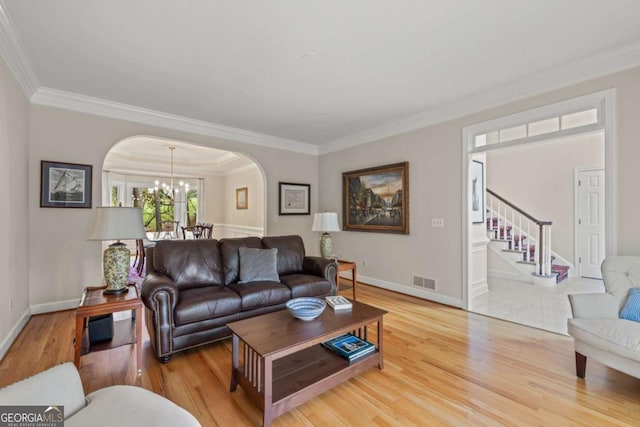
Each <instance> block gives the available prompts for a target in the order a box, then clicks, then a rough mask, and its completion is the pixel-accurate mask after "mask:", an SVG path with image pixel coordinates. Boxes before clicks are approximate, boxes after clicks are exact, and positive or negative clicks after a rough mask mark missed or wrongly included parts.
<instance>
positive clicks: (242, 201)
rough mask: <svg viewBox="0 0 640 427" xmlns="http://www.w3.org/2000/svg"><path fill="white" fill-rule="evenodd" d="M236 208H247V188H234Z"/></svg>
mask: <svg viewBox="0 0 640 427" xmlns="http://www.w3.org/2000/svg"><path fill="white" fill-rule="evenodd" d="M236 209H249V189H248V188H247V187H242V188H236Z"/></svg>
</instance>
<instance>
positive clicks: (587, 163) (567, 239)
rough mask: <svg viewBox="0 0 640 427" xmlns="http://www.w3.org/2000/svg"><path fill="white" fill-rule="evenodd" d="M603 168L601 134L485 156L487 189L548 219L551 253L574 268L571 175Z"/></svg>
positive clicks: (532, 213) (572, 180) (523, 147)
mask: <svg viewBox="0 0 640 427" xmlns="http://www.w3.org/2000/svg"><path fill="white" fill-rule="evenodd" d="M592 166H595V167H601V168H604V134H603V133H597V134H590V135H581V136H577V137H573V138H568V139H563V140H558V141H552V142H547V143H540V144H526V145H523V146H518V147H514V148H511V149H503V150H497V151H490V152H488V153H487V163H486V172H487V188H490V189H492V190H493V191H495V192H496V193H498V194H499V195H501V196H502V197H504V198H506V199H507V200H509V201H511V202H512V203H514V204H515V205H516V206H518V207H520V208H521V209H524V210H525V211H526V212H527V213H529V214H531V215H533V216H534V217H536V218H538V219H540V220H545V221H553V226H552V227H551V232H552V240H551V242H552V245H553V248H552V250H553V251H554V252H555V253H557V254H558V255H560V256H561V257H562V258H564V259H566V260H567V261H569V262H570V263H572V264H573V265H575V259H574V258H575V252H574V246H575V241H574V238H575V233H574V215H575V210H574V171H575V169H576V168H579V167H592Z"/></svg>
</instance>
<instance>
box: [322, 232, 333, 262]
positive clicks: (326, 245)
mask: <svg viewBox="0 0 640 427" xmlns="http://www.w3.org/2000/svg"><path fill="white" fill-rule="evenodd" d="M332 251H333V248H332V246H331V236H330V235H329V233H322V235H321V236H320V255H321V256H322V257H323V258H331V252H332Z"/></svg>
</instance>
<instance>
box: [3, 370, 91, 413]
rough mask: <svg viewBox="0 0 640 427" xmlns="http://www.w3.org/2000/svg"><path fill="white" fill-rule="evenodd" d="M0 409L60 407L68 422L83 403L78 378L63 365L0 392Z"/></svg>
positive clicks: (82, 394) (78, 376) (76, 373)
mask: <svg viewBox="0 0 640 427" xmlns="http://www.w3.org/2000/svg"><path fill="white" fill-rule="evenodd" d="M0 405H3V406H4V405H47V406H51V405H60V406H64V416H65V418H69V417H70V416H71V415H73V414H75V413H76V412H78V411H79V410H80V409H82V408H84V407H85V405H86V400H85V398H84V390H83V388H82V381H80V374H78V370H77V369H76V367H75V366H74V364H73V363H71V362H67V363H63V364H62V365H57V366H54V367H53V368H50V369H47V370H46V371H43V372H40V373H38V374H36V375H34V376H32V377H29V378H27V379H24V380H22V381H19V382H17V383H14V384H11V385H10V386H7V387H5V388H3V389H0Z"/></svg>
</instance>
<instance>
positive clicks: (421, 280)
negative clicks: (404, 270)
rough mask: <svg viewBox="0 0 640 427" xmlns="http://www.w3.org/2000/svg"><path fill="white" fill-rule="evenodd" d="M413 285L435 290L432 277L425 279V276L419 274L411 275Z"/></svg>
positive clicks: (434, 282)
mask: <svg viewBox="0 0 640 427" xmlns="http://www.w3.org/2000/svg"><path fill="white" fill-rule="evenodd" d="M413 286H417V287H419V288H425V289H430V290H432V291H435V290H436V281H435V280H433V279H427V278H426V277H421V276H416V275H414V276H413Z"/></svg>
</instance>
